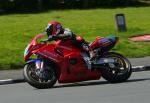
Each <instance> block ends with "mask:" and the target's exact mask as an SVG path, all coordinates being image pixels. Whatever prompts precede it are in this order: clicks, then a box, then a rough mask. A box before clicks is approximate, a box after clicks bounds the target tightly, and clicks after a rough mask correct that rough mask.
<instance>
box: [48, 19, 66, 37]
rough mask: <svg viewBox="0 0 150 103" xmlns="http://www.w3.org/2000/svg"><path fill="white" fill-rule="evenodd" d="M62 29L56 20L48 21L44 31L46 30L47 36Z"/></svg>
mask: <svg viewBox="0 0 150 103" xmlns="http://www.w3.org/2000/svg"><path fill="white" fill-rule="evenodd" d="M62 30H63V28H62V26H61V24H60V23H59V22H57V21H50V22H49V23H48V25H47V27H46V32H47V35H48V36H49V35H56V34H58V33H59V32H60V31H62Z"/></svg>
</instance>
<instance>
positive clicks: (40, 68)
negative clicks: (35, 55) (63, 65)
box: [35, 60, 49, 80]
mask: <svg viewBox="0 0 150 103" xmlns="http://www.w3.org/2000/svg"><path fill="white" fill-rule="evenodd" d="M35 66H36V75H37V76H39V78H40V79H44V80H46V79H48V77H49V74H48V70H47V68H46V66H45V63H44V61H43V60H37V61H36V62H35Z"/></svg>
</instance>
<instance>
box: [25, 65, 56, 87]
mask: <svg viewBox="0 0 150 103" xmlns="http://www.w3.org/2000/svg"><path fill="white" fill-rule="evenodd" d="M45 68H46V71H45V72H44V73H43V75H45V76H46V79H44V78H40V77H39V75H38V74H39V70H37V69H36V66H35V63H29V64H26V65H25V67H24V71H23V74H24V78H25V80H26V82H28V83H29V84H30V85H31V86H33V87H35V88H38V89H44V88H51V87H53V85H54V84H55V83H56V81H57V75H56V74H57V73H56V70H55V69H54V68H52V67H50V66H48V65H46V66H45Z"/></svg>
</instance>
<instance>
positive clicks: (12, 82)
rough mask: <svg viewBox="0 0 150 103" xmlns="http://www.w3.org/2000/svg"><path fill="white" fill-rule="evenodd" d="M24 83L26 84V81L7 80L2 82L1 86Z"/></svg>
mask: <svg viewBox="0 0 150 103" xmlns="http://www.w3.org/2000/svg"><path fill="white" fill-rule="evenodd" d="M23 82H25V80H24V79H5V80H0V85H4V84H14V83H23Z"/></svg>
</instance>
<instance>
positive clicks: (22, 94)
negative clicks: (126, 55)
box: [0, 59, 150, 103]
mask: <svg viewBox="0 0 150 103" xmlns="http://www.w3.org/2000/svg"><path fill="white" fill-rule="evenodd" d="M148 60H149V59H148ZM141 61H142V60H141ZM148 62H149V61H148ZM139 63H141V62H140V61H138V62H135V65H140V64H139ZM144 63H145V62H143V64H144ZM141 65H142V63H141ZM149 102H150V71H144V72H135V73H133V74H132V76H131V78H130V79H129V80H128V81H127V82H124V83H118V84H110V83H108V82H107V81H105V80H104V79H101V80H99V81H88V82H81V83H75V84H61V85H60V84H56V86H55V87H54V88H51V89H42V90H39V89H35V88H33V87H31V86H29V85H28V84H27V83H17V84H8V85H0V103H149Z"/></svg>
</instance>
